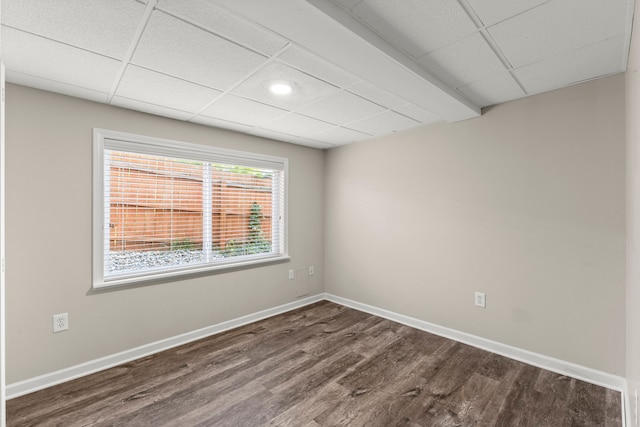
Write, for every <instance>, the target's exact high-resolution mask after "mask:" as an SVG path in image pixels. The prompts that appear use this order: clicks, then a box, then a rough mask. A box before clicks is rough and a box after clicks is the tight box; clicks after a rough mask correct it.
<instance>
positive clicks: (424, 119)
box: [394, 104, 442, 124]
mask: <svg viewBox="0 0 640 427" xmlns="http://www.w3.org/2000/svg"><path fill="white" fill-rule="evenodd" d="M394 110H395V111H397V112H398V113H400V114H404V115H405V116H407V117H411V118H412V119H414V120H417V121H419V122H420V123H422V124H431V123H436V122H439V121H442V119H441V118H440V117H438V116H436V115H435V114H433V113H431V112H429V111H427V110H425V109H422V108H420V107H418V106H417V105H414V104H405V105H401V106H400V107H396V108H394Z"/></svg>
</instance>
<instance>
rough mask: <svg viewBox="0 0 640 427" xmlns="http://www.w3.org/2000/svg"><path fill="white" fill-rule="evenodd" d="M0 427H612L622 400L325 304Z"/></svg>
mask: <svg viewBox="0 0 640 427" xmlns="http://www.w3.org/2000/svg"><path fill="white" fill-rule="evenodd" d="M7 412H8V420H7V425H8V426H64V427H70V426H136V427H138V426H181V427H184V426H233V427H236V426H248V427H253V426H296V427H297V426H300V427H311V426H315V427H317V426H374V427H375V426H385V427H387V426H411V427H418V426H443V427H444V426H535V427H543V426H554V427H555V426H605V427H613V426H621V425H622V422H621V416H622V414H621V397H620V393H618V392H615V391H612V390H608V389H605V388H602V387H598V386H594V385H591V384H588V383H585V382H582V381H578V380H575V379H572V378H568V377H565V376H562V375H558V374H555V373H552V372H549V371H545V370H542V369H538V368H535V367H532V366H529V365H526V364H524V363H520V362H516V361H514V360H511V359H507V358H505V357H502V356H498V355H495V354H492V353H488V352H486V351H483V350H479V349H477V348H474V347H470V346H467V345H464V344H461V343H457V342H455V341H451V340H448V339H445V338H442V337H439V336H435V335H432V334H429V333H426V332H422V331H419V330H416V329H412V328H410V327H407V326H404V325H400V324H398V323H394V322H391V321H389V320H385V319H382V318H379V317H376V316H372V315H369V314H366V313H362V312H359V311H356V310H352V309H349V308H346V307H343V306H340V305H337V304H334V303H331V302H327V301H322V302H319V303H316V304H313V305H311V306H307V307H304V308H301V309H298V310H295V311H291V312H288V313H285V314H282V315H279V316H275V317H272V318H269V319H266V320H263V321H260V322H256V323H253V324H250V325H246V326H243V327H240V328H237V329H234V330H231V331H227V332H225V333H222V334H219V335H216V336H213V337H210V338H207V339H203V340H200V341H196V342H193V343H190V344H187V345H184V346H181V347H177V348H174V349H171V350H168V351H165V352H162V353H159V354H156V355H153V356H150V357H147V358H144V359H140V360H137V361H134V362H131V363H127V364H124V365H121V366H118V367H114V368H112V369H108V370H106V371H103V372H99V373H96V374H93V375H90V376H87V377H84V378H80V379H77V380H74V381H70V382H68V383H65V384H61V385H58V386H54V387H51V388H48V389H46V390H42V391H38V392H35V393H32V394H29V395H26V396H22V397H19V398H15V399H12V400H10V401H8V402H7Z"/></svg>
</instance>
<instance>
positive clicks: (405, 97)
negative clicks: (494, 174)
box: [1, 0, 634, 148]
mask: <svg viewBox="0 0 640 427" xmlns="http://www.w3.org/2000/svg"><path fill="white" fill-rule="evenodd" d="M633 8H634V0H429V1H426V0H333V1H332V0H269V1H264V0H241V1H239V0H146V1H145V0H57V1H49V0H2V14H1V22H2V59H3V61H4V63H5V66H6V70H7V73H6V75H7V81H9V82H12V83H16V84H20V85H25V86H30V87H35V88H39V89H44V90H48V91H52V92H58V93H62V94H65V95H70V96H74V97H79V98H85V99H89V100H92V101H97V102H102V103H108V104H112V105H115V106H119V107H123V108H128V109H132V110H138V111H142V112H146V113H150V114H155V115H160V116H164V117H169V118H172V119H176V120H182V121H190V122H194V123H198V124H202V125H206V126H213V127H219V128H225V129H230V130H233V131H237V132H242V133H247V134H251V135H258V136H263V137H267V138H272V139H276V140H280V141H285V142H290V143H294V144H301V145H305V146H310V147H315V148H331V147H334V146H339V145H344V144H349V143H352V142H355V141H364V140H367V139H370V138H373V137H376V136H381V135H386V134H390V133H393V132H398V131H402V130H405V129H409V128H413V127H416V126H421V125H427V124H431V123H435V122H439V121H443V120H444V121H448V122H455V121H460V120H466V119H470V118H473V117H477V116H479V115H480V114H481V109H482V107H486V106H490V105H494V104H498V103H502V102H506V101H510V100H514V99H518V98H522V97H525V96H528V95H531V94H536V93H541V92H545V91H549V90H553V89H556V88H560V87H564V86H568V85H572V84H575V83H579V82H582V81H586V80H590V79H595V78H599V77H603V76H607V75H611V74H616V73H620V72H624V71H625V70H626V66H627V59H628V50H629V42H630V36H631V25H632V15H633ZM272 81H287V82H290V83H292V84H293V87H294V91H293V93H292V94H291V95H289V96H276V95H273V94H271V93H270V92H269V91H268V88H267V85H268V83H269V82H272Z"/></svg>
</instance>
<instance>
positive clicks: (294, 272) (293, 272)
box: [289, 270, 296, 280]
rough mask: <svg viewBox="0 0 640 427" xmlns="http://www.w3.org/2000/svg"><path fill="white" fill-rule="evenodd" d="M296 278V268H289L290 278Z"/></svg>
mask: <svg viewBox="0 0 640 427" xmlns="http://www.w3.org/2000/svg"><path fill="white" fill-rule="evenodd" d="M295 278H296V271H295V270H289V280H293V279H295Z"/></svg>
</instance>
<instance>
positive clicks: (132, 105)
mask: <svg viewBox="0 0 640 427" xmlns="http://www.w3.org/2000/svg"><path fill="white" fill-rule="evenodd" d="M111 104H113V105H115V106H117V107H122V108H128V109H129V110H136V111H142V112H143V113H149V114H154V115H156V116H163V117H169V118H170V119H176V120H182V121H184V120H188V119H189V118H191V117H192V116H193V114H191V113H187V112H185V111H179V110H174V109H172V108H167V107H162V106H160V105H153V104H148V103H146V102H141V101H137V100H135V99H129V98H123V97H121V96H114V97H113V99H112V100H111Z"/></svg>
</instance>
